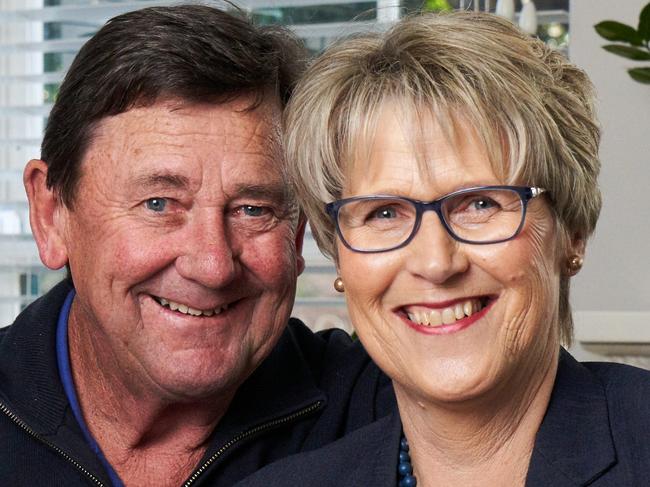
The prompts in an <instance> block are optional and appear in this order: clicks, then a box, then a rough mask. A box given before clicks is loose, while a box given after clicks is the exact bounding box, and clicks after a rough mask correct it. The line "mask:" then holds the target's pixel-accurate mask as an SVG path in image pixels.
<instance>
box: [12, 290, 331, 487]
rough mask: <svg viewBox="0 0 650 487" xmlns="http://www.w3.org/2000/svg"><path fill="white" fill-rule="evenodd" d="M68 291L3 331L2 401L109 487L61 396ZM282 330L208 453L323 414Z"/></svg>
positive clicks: (291, 331) (292, 330) (318, 394)
mask: <svg viewBox="0 0 650 487" xmlns="http://www.w3.org/2000/svg"><path fill="white" fill-rule="evenodd" d="M70 290H72V284H71V282H70V281H68V280H66V281H64V282H62V283H60V284H58V285H56V286H55V287H54V288H53V289H52V290H51V291H50V292H49V293H48V294H46V295H45V296H43V297H41V298H39V299H38V300H36V301H35V302H34V303H32V304H31V305H30V306H28V307H27V308H26V309H25V310H24V311H23V312H22V313H21V314H20V315H19V316H18V317H17V318H16V320H15V322H14V324H13V325H12V326H11V327H9V328H7V329H5V330H3V331H2V332H0V402H2V403H4V404H5V405H6V406H7V407H8V408H9V409H10V410H11V411H12V412H13V413H14V414H16V415H17V416H18V418H19V419H20V420H21V421H22V422H24V423H25V425H26V426H27V427H29V428H30V429H31V430H32V431H33V432H34V433H36V434H37V435H39V436H40V437H41V438H43V439H45V440H46V441H48V442H50V443H52V444H53V445H55V446H56V447H58V448H60V449H62V450H63V451H65V452H66V453H67V454H68V455H70V456H71V457H72V458H75V459H76V460H77V461H79V462H80V463H82V464H83V465H84V466H85V467H86V468H87V469H88V470H89V471H91V472H97V473H99V475H98V476H99V477H100V478H101V479H103V481H104V482H105V483H106V484H107V485H109V482H108V481H107V479H106V477H105V475H103V467H102V466H101V464H100V463H99V460H98V459H97V458H96V457H95V455H94V454H93V453H92V452H91V451H90V448H89V447H88V445H87V443H86V441H85V439H84V437H83V434H82V432H81V429H80V428H79V426H78V424H77V422H76V420H75V419H74V416H73V415H72V412H71V410H70V406H69V404H68V401H67V399H66V396H65V392H64V390H63V386H62V385H61V381H60V378H59V372H58V365H57V359H56V324H57V319H58V317H59V313H60V311H61V307H62V306H63V302H64V300H65V298H66V296H67V295H68V293H69V292H70ZM292 321H295V323H294V324H295V325H299V326H296V327H291V326H289V327H287V329H286V330H285V332H284V333H283V335H282V336H281V337H280V339H279V341H278V343H277V344H276V346H275V347H274V349H273V351H272V353H271V354H270V355H269V357H267V359H266V360H265V361H264V362H263V363H262V364H261V365H260V366H259V367H258V369H257V370H256V371H255V372H254V373H253V374H252V375H251V377H249V378H248V379H247V380H246V382H245V383H244V384H243V385H242V386H241V387H240V389H239V390H238V392H237V394H236V395H235V398H234V399H233V402H232V403H231V405H230V407H229V408H228V412H227V413H226V415H225V416H224V417H223V418H222V420H221V422H220V423H219V426H218V428H217V430H216V431H215V434H214V435H213V438H212V445H213V447H211V448H209V449H208V452H207V453H206V455H208V454H210V453H211V451H212V450H214V449H216V448H218V447H219V446H221V445H223V444H224V443H225V442H227V441H229V440H231V439H232V438H233V435H236V434H238V433H241V432H242V431H243V430H245V429H250V428H253V427H255V426H257V425H259V424H263V423H267V422H269V421H272V420H273V419H276V418H278V417H285V416H289V415H290V414H292V413H293V412H296V411H299V410H301V409H304V408H306V407H308V406H310V405H314V404H319V407H318V408H322V407H323V406H324V405H325V403H326V396H325V394H324V393H323V391H321V390H320V389H319V388H318V386H317V384H316V382H315V379H314V377H313V376H312V375H311V373H310V370H311V368H310V367H309V366H308V364H307V358H306V357H304V356H303V355H302V353H301V351H300V348H299V345H298V341H299V338H298V337H297V336H296V333H297V332H296V330H297V329H299V328H304V325H301V324H300V322H299V321H297V320H293V319H292Z"/></svg>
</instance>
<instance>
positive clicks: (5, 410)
mask: <svg viewBox="0 0 650 487" xmlns="http://www.w3.org/2000/svg"><path fill="white" fill-rule="evenodd" d="M322 404H323V402H322V401H317V402H315V403H313V404H311V405H310V406H307V407H306V408H304V409H301V410H300V411H296V412H295V413H292V414H289V415H288V416H284V417H282V418H278V419H274V420H273V421H269V422H268V423H264V424H261V425H259V426H256V427H254V428H251V429H249V430H246V431H242V432H241V433H239V434H238V435H237V436H235V437H234V438H232V439H231V440H230V441H228V442H226V443H225V444H224V445H223V446H222V447H221V448H219V449H218V450H217V451H216V452H215V453H214V454H213V455H212V456H211V457H210V458H208V460H207V461H206V462H205V463H204V464H203V465H201V467H199V468H198V469H197V470H196V471H195V472H194V473H193V474H192V476H191V477H190V478H189V479H188V480H187V481H186V482H185V483H184V484H183V487H189V486H190V485H192V484H193V483H194V482H195V481H196V479H197V478H199V476H200V475H201V474H202V473H203V472H205V470H206V469H207V468H208V467H209V466H210V465H212V464H213V463H214V462H215V461H216V460H217V459H218V458H219V457H220V456H221V455H223V454H224V452H226V451H227V450H228V449H230V448H231V447H232V446H233V445H235V444H237V443H239V442H240V441H242V440H245V439H246V438H248V437H250V436H252V435H255V434H257V433H261V432H262V431H265V430H268V429H271V428H274V427H276V426H280V425H281V424H284V423H288V422H290V421H293V420H294V419H297V418H300V417H301V416H305V415H307V414H310V413H312V412H314V411H316V410H317V409H318V408H320V407H321V405H322ZM0 411H2V412H3V413H4V414H5V415H7V416H8V417H9V419H10V420H11V421H13V422H14V423H15V424H16V425H18V426H19V427H20V428H21V429H22V430H23V431H25V432H26V433H27V434H28V435H30V436H31V437H33V438H35V439H37V440H38V441H40V442H41V443H43V444H44V445H46V446H48V447H50V448H51V449H52V450H54V451H55V452H57V453H58V454H59V455H61V456H62V457H63V458H64V459H66V460H67V461H68V462H70V463H71V464H72V465H74V466H75V467H76V468H77V470H79V471H81V472H82V473H83V474H84V475H85V476H86V477H88V478H89V479H90V480H92V482H93V483H94V484H95V485H97V486H100V487H105V486H104V484H103V483H102V482H101V481H100V480H99V479H98V478H97V477H95V476H94V475H93V474H92V473H90V472H89V471H88V470H86V468H84V467H83V466H82V465H81V464H80V463H78V462H77V461H75V460H74V459H73V458H72V457H71V456H70V455H68V454H67V453H66V452H64V451H63V450H62V449H61V448H59V447H58V446H56V445H54V444H53V443H51V442H49V441H47V440H46V439H45V438H43V437H41V436H40V435H39V434H38V433H36V432H35V431H34V430H33V429H31V428H30V427H29V426H28V425H27V423H25V422H24V421H23V420H22V419H20V418H19V417H18V416H16V414H14V413H13V412H12V411H11V410H10V409H9V408H7V406H5V405H4V404H3V403H1V402H0Z"/></svg>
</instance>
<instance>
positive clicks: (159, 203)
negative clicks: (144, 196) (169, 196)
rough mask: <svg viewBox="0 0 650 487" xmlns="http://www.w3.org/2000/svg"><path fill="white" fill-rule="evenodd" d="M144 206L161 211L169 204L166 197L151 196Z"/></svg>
mask: <svg viewBox="0 0 650 487" xmlns="http://www.w3.org/2000/svg"><path fill="white" fill-rule="evenodd" d="M144 206H145V207H146V208H147V210H151V211H155V212H158V213H159V212H162V211H165V207H166V206H167V200H166V199H165V198H149V199H148V200H147V201H145V202H144Z"/></svg>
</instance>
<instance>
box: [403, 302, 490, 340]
mask: <svg viewBox="0 0 650 487" xmlns="http://www.w3.org/2000/svg"><path fill="white" fill-rule="evenodd" d="M493 302H494V299H490V298H489V297H487V296H484V297H474V298H468V299H464V300H459V301H456V302H454V303H452V304H448V305H446V306H444V307H435V308H433V307H429V306H425V305H411V306H405V307H404V308H402V309H401V310H400V312H399V314H400V315H401V317H402V319H403V320H404V321H406V323H407V324H408V325H409V326H410V327H411V328H413V329H415V330H416V331H419V332H421V333H425V334H433V335H435V334H446V333H454V332H456V331H460V330H462V329H464V328H467V327H468V326H469V325H471V324H472V323H474V322H476V321H477V320H478V319H479V318H481V317H482V316H484V315H485V314H486V313H487V310H488V308H490V307H491V305H492V303H493Z"/></svg>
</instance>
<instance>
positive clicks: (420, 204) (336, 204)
mask: <svg viewBox="0 0 650 487" xmlns="http://www.w3.org/2000/svg"><path fill="white" fill-rule="evenodd" d="M493 189H497V190H500V189H503V190H509V191H513V192H515V193H517V194H518V195H519V198H520V199H521V208H522V209H521V222H520V223H519V226H518V227H517V229H516V230H515V232H514V233H513V234H512V235H511V236H510V237H508V238H502V239H498V240H487V241H485V242H476V241H473V240H467V239H464V238H462V237H459V236H458V235H456V234H455V233H454V231H453V230H452V229H451V227H450V226H449V224H448V223H447V221H446V220H445V217H444V215H443V213H442V204H443V202H444V201H445V200H447V199H449V198H453V197H456V196H459V195H462V194H464V193H471V192H474V191H487V190H493ZM545 192H546V190H545V189H544V188H539V187H537V186H475V187H472V188H465V189H461V190H459V191H454V192H453V193H449V194H447V195H445V196H443V197H442V198H438V199H437V200H433V201H428V202H427V201H419V200H414V199H411V198H406V197H403V196H393V195H371V196H355V197H352V198H345V199H342V200H336V201H332V202H331V203H327V204H326V205H325V211H326V212H327V214H328V215H329V217H330V218H331V219H332V221H333V222H334V225H335V226H336V233H337V235H338V236H339V238H340V239H341V242H343V245H345V246H346V247H347V248H348V249H350V250H352V251H353V252H358V253H361V254H377V253H380V252H389V251H391V250H397V249H401V248H402V247H406V246H407V245H408V244H409V243H410V242H411V240H413V238H414V237H415V235H416V234H417V233H418V230H419V229H420V224H421V222H422V214H423V213H424V212H425V211H435V212H436V214H437V215H438V219H439V220H440V222H441V223H442V226H443V227H444V228H445V230H446V231H447V233H448V234H449V235H451V237H452V238H453V239H454V240H456V241H458V242H462V243H466V244H471V245H489V244H496V243H502V242H507V241H508V240H512V239H513V238H515V237H516V236H517V235H519V232H521V229H522V228H523V226H524V222H525V221H526V209H527V208H528V202H529V201H530V200H532V199H533V198H536V197H537V196H539V195H540V194H542V193H545ZM384 198H390V199H393V200H400V201H406V202H408V203H410V204H411V205H413V206H414V207H415V224H414V225H413V230H411V233H410V235H409V236H408V237H407V238H406V240H404V242H402V243H400V244H399V245H395V246H394V247H387V248H385V249H373V250H363V249H356V248H354V247H352V246H351V245H350V244H349V243H348V241H347V240H346V239H345V237H344V236H343V233H342V232H341V228H340V226H339V210H340V209H341V207H343V206H345V205H346V204H348V203H350V202H353V201H359V200H374V199H384Z"/></svg>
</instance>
